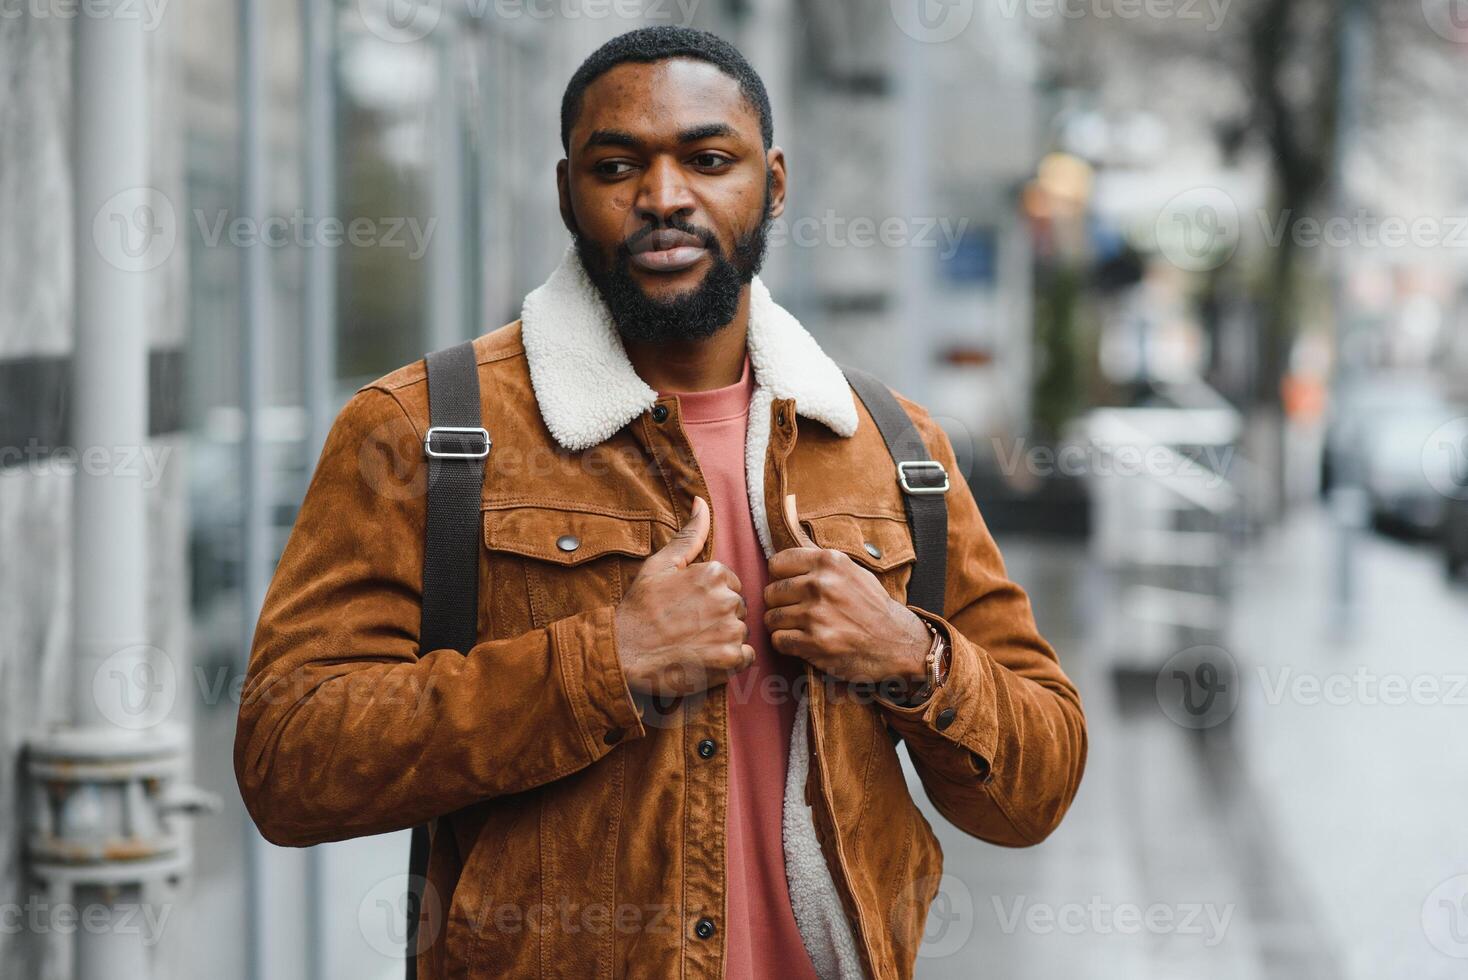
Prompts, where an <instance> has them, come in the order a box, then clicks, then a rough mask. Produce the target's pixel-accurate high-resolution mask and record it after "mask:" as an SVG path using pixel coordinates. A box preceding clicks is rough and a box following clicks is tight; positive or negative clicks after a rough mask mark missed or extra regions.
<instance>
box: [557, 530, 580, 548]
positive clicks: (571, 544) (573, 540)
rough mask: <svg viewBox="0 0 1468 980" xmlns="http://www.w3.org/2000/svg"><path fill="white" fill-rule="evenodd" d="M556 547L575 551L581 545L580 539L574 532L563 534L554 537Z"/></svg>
mask: <svg viewBox="0 0 1468 980" xmlns="http://www.w3.org/2000/svg"><path fill="white" fill-rule="evenodd" d="M556 547H557V548H560V549H561V550H562V551H575V550H576V549H577V548H579V547H581V539H580V538H578V537H576V535H574V534H563V535H561V536H560V537H559V538H556Z"/></svg>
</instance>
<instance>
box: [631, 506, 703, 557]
mask: <svg viewBox="0 0 1468 980" xmlns="http://www.w3.org/2000/svg"><path fill="white" fill-rule="evenodd" d="M708 536H709V505H708V501H706V500H704V499H703V498H702V497H694V498H693V510H692V512H691V513H690V514H689V515H688V520H687V521H686V522H684V524H683V526H682V527H680V528H679V529H678V533H677V534H675V535H673V537H672V539H671V540H669V541H668V543H667V544H665V545H663V546H662V547H661V548H659V549H658V550H657V551H656V552H655V553H654V554H652V555H651V556H649V558H648V559H647V561H645V562H643V565H642V567H643V570H644V571H663V570H665V569H671V568H684V567H686V566H687V565H688V563H689V562H691V561H693V559H695V558H697V557H698V553H699V552H700V551H702V550H703V543H704V542H705V541H707V540H708Z"/></svg>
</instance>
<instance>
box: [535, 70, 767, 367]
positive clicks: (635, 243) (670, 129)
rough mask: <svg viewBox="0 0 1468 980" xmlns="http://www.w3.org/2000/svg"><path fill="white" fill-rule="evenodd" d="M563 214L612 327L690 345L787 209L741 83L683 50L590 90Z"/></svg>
mask: <svg viewBox="0 0 1468 980" xmlns="http://www.w3.org/2000/svg"><path fill="white" fill-rule="evenodd" d="M556 178H557V184H558V187H559V190H560V200H561V217H562V219H563V220H564V221H565V223H566V227H567V228H568V229H569V230H570V232H571V234H572V236H573V238H574V239H575V242H576V248H577V251H578V253H579V254H580V257H581V261H582V264H583V265H584V266H585V267H586V271H587V275H588V276H589V277H590V278H591V281H592V283H593V284H594V285H595V286H596V288H597V290H598V291H599V292H600V293H601V296H602V298H603V300H605V301H606V303H607V306H608V308H609V309H610V311H611V314H612V318H613V320H614V321H615V322H616V324H617V328H618V330H620V331H621V332H622V334H623V335H624V336H625V337H627V338H628V339H632V340H640V341H645V342H660V341H667V340H696V339H701V338H704V337H707V336H709V335H711V334H713V333H714V332H716V331H717V330H718V329H719V328H720V327H722V326H724V325H725V324H727V323H728V322H729V321H730V320H732V319H733V318H734V316H735V313H736V312H737V310H738V306H739V299H740V294H741V291H742V290H743V288H744V286H745V284H747V283H748V282H749V280H750V278H751V277H753V276H754V274H755V273H756V272H758V271H759V268H760V263H761V262H762V261H763V258H764V249H765V239H766V234H767V231H768V227H769V222H770V221H771V220H772V219H773V218H775V217H777V216H778V215H779V214H780V213H781V211H783V210H784V205H785V162H784V154H783V153H782V152H781V151H780V150H779V148H773V149H771V150H770V151H769V152H768V154H767V153H766V151H765V149H764V143H763V140H762V138H761V136H760V121H759V115H758V113H757V112H756V111H755V109H754V107H753V106H751V105H750V104H749V103H748V102H747V101H746V100H745V98H744V96H743V94H742V93H741V92H740V90H739V84H738V83H737V82H736V81H735V80H734V79H732V78H730V77H729V76H728V75H726V74H724V73H723V72H722V71H720V70H719V69H718V68H716V67H714V66H713V65H711V64H708V63H706V62H702V61H697V60H694V59H689V58H673V59H669V60H665V61H658V62H653V63H651V64H635V63H631V64H623V65H618V66H617V67H616V68H613V69H612V70H611V71H609V72H607V73H606V74H604V75H602V76H601V77H600V78H598V79H597V80H596V81H594V82H593V83H592V84H591V85H590V86H588V87H587V89H586V92H585V94H584V96H583V99H582V104H581V112H580V115H579V116H578V117H577V119H576V121H575V123H574V124H573V126H572V128H571V132H570V154H569V157H568V159H566V160H562V161H561V162H560V164H559V165H558V167H557V169H556Z"/></svg>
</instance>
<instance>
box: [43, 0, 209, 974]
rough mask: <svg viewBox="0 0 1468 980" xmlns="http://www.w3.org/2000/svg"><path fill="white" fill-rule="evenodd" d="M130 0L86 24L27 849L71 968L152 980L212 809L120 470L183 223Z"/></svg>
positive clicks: (81, 26) (140, 27) (128, 478)
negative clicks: (63, 423)
mask: <svg viewBox="0 0 1468 980" xmlns="http://www.w3.org/2000/svg"><path fill="white" fill-rule="evenodd" d="M123 6H124V5H123V4H122V3H121V2H120V0H119V2H113V3H110V4H94V5H93V7H92V8H91V9H89V10H88V12H87V16H85V17H79V18H77V19H76V24H75V34H74V37H75V50H74V64H73V81H74V84H73V92H74V105H75V133H74V143H73V154H74V166H73V176H72V179H73V185H72V194H73V220H74V222H75V223H74V226H73V243H74V244H73V250H74V275H75V287H74V288H75V297H76V333H75V336H76V340H75V351H74V354H73V358H72V370H73V376H72V392H73V396H72V397H73V398H74V402H73V426H72V437H73V439H74V440H75V445H76V447H78V450H79V452H80V453H81V458H82V459H84V460H88V461H90V462H91V463H93V464H95V463H96V461H97V460H99V459H100V460H103V461H105V464H106V465H101V466H98V465H86V466H80V467H78V468H77V471H76V474H75V478H74V479H75V482H74V497H73V500H72V529H73V542H74V543H73V547H72V640H73V646H74V660H73V665H72V668H73V669H72V675H71V676H72V691H71V698H70V702H71V704H70V712H69V714H70V717H69V719H67V720H66V722H65V723H64V724H60V725H55V726H53V727H51V728H49V729H48V730H47V731H45V732H44V733H41V734H39V735H37V736H36V737H34V738H32V739H31V740H30V742H29V744H28V746H27V752H26V762H25V773H26V777H27V781H28V785H27V797H28V803H29V807H28V809H27V813H26V817H27V823H28V825H27V828H26V830H27V833H26V856H27V858H28V867H29V871H30V872H31V875H32V876H33V877H34V878H35V879H36V880H37V881H38V882H40V883H41V884H42V886H43V887H44V888H45V890H46V899H47V901H48V903H49V904H50V907H51V908H52V909H53V910H55V909H57V908H58V907H64V906H68V905H69V906H71V908H72V910H73V912H74V914H75V916H76V918H77V920H79V921H81V922H82V923H84V927H82V928H79V929H76V930H74V936H75V939H74V944H73V946H72V947H71V950H70V952H72V953H74V957H68V956H67V955H66V953H67V951H66V950H60V949H58V950H57V952H58V953H60V954H61V964H60V966H61V970H62V972H64V973H69V974H70V975H72V976H75V977H77V978H79V980H102V978H108V980H135V978H138V980H142V978H147V977H150V976H153V975H154V969H153V968H154V965H155V964H154V963H153V957H152V955H151V953H150V947H151V946H152V944H153V943H156V942H157V940H158V939H159V938H160V937H158V936H156V935H149V933H148V932H147V930H146V929H143V928H140V927H139V925H138V924H139V923H140V922H146V921H158V920H157V917H156V916H155V915H152V914H140V913H151V912H152V911H154V910H150V909H146V908H145V907H144V906H146V905H157V904H159V903H160V902H163V901H166V900H169V896H168V894H167V892H166V890H167V889H169V888H171V886H173V885H175V884H176V883H177V882H178V881H179V880H180V879H181V878H182V876H183V875H184V874H185V873H186V872H187V870H188V868H189V865H190V855H189V849H188V839H187V836H186V834H185V833H184V831H183V830H182V829H181V828H180V827H179V825H178V823H177V822H176V821H175V819H174V818H175V817H176V816H178V815H180V814H187V813H198V812H200V811H201V810H205V809H210V808H212V807H213V806H217V803H215V802H214V801H212V799H210V798H209V797H207V796H205V795H204V794H200V793H198V791H196V790H194V789H193V788H192V787H190V786H188V785H187V784H186V781H185V768H186V765H185V760H186V749H187V745H188V741H187V735H186V733H185V731H184V729H183V728H182V727H181V726H179V725H176V724H172V723H170V721H169V718H168V715H169V712H170V711H171V709H172V707H173V698H172V697H171V694H172V693H173V692H172V690H171V689H170V679H172V680H173V681H175V682H176V679H177V672H178V670H179V665H177V664H175V663H174V662H173V661H172V660H170V658H169V657H168V656H167V654H166V653H165V652H162V651H155V650H153V649H152V648H151V647H149V646H148V639H149V633H148V623H147V588H148V582H149V575H148V550H147V545H148V540H147V526H148V520H147V518H148V514H147V502H146V499H145V496H144V486H143V482H142V480H143V477H142V474H141V473H140V472H139V471H138V469H137V468H136V467H133V466H124V465H122V460H123V459H125V458H127V457H126V456H125V455H124V454H132V453H136V452H137V451H139V450H141V449H143V448H144V447H145V446H146V443H147V439H148V313H149V310H148V299H149V289H150V288H151V286H152V284H153V283H154V282H155V281H156V280H155V279H154V277H153V276H152V275H151V273H152V272H153V271H154V270H155V269H157V268H158V267H159V266H161V265H162V264H163V263H164V262H166V261H167V259H168V257H169V255H170V252H171V247H172V243H173V242H174V241H175V240H176V236H177V232H178V228H177V226H176V216H175V213H174V211H173V207H172V204H171V202H168V201H167V199H166V198H165V197H163V196H162V195H161V194H160V193H159V192H158V191H157V190H156V189H154V188H150V187H149V186H148V184H149V181H150V179H151V171H150V160H149V153H148V146H149V123H150V120H149V113H148V70H147V69H148V51H147V34H146V29H145V27H144V24H143V22H142V20H141V19H140V18H138V17H137V16H135V15H134V16H126V15H125V11H124V10H123V9H122V7H123Z"/></svg>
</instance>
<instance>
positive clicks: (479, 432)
mask: <svg viewBox="0 0 1468 980" xmlns="http://www.w3.org/2000/svg"><path fill="white" fill-rule="evenodd" d="M450 432H453V433H458V434H460V435H471V436H478V437H479V438H481V439H483V440H484V444H483V448H482V449H481V448H479V446H474V447H473V448H472V449H470V450H468V451H466V452H448V451H446V450H440V449H434V448H433V437H434V435H435V434H436V433H450ZM460 441H461V442H467V440H460ZM423 452H424V454H425V455H428V456H432V457H434V458H435V459H484V458H485V457H486V456H488V455H489V430H488V429H485V428H483V427H482V426H473V425H434V426H430V427H429V429H428V431H427V432H426V433H424V435H423Z"/></svg>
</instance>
